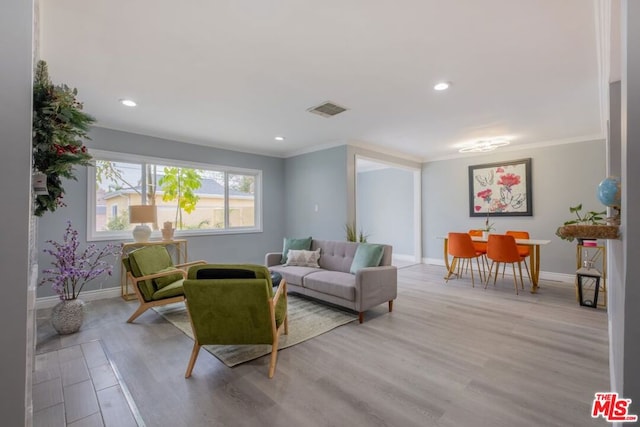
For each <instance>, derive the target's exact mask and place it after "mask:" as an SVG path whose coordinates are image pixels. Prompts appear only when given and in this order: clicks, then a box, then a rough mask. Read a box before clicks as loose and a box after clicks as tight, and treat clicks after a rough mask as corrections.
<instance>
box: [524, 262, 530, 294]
mask: <svg viewBox="0 0 640 427" xmlns="http://www.w3.org/2000/svg"><path fill="white" fill-rule="evenodd" d="M522 262H523V263H524V268H525V269H526V270H527V276H528V277H529V283H531V273H530V272H529V266H528V265H527V260H526V259H525V258H523V259H522ZM522 289H524V286H523V288H522Z"/></svg>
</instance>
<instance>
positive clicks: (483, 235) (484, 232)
mask: <svg viewBox="0 0 640 427" xmlns="http://www.w3.org/2000/svg"><path fill="white" fill-rule="evenodd" d="M482 238H483V239H484V240H487V239H488V238H489V232H488V231H483V232H482Z"/></svg>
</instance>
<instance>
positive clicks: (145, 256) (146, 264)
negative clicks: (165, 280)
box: [123, 245, 173, 301]
mask: <svg viewBox="0 0 640 427" xmlns="http://www.w3.org/2000/svg"><path fill="white" fill-rule="evenodd" d="M123 264H124V265H125V268H127V271H130V272H131V274H132V275H133V277H142V276H146V275H149V274H155V273H159V272H160V271H161V270H164V269H166V268H169V267H172V266H173V260H172V259H171V255H169V252H168V251H167V248H165V247H164V246H160V245H159V246H145V247H142V248H140V249H136V250H134V251H131V252H129V255H128V256H127V258H125V259H124V260H123ZM138 288H139V289H140V292H142V295H143V296H144V299H145V300H146V301H151V299H152V297H153V294H154V292H155V291H157V290H158V289H157V286H156V285H155V283H154V281H153V280H143V281H141V282H138Z"/></svg>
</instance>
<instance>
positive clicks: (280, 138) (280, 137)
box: [273, 136, 284, 141]
mask: <svg viewBox="0 0 640 427" xmlns="http://www.w3.org/2000/svg"><path fill="white" fill-rule="evenodd" d="M273 139H275V140H276V141H284V136H276V137H275V138H273Z"/></svg>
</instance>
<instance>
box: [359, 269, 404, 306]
mask: <svg viewBox="0 0 640 427" xmlns="http://www.w3.org/2000/svg"><path fill="white" fill-rule="evenodd" d="M397 296H398V268H397V267H395V266H393V265H385V266H381V267H366V268H362V269H360V270H358V271H357V272H356V306H357V307H358V311H365V310H368V309H370V308H372V307H375V306H376V305H378V304H381V303H383V302H385V301H391V300H394V299H396V297H397Z"/></svg>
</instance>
